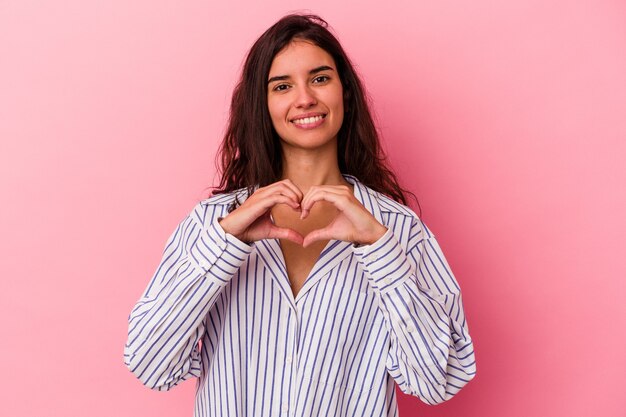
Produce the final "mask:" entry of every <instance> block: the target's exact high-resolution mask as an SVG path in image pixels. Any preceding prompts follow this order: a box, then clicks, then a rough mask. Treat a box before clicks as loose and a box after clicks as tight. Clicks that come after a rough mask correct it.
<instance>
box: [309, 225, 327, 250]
mask: <svg viewBox="0 0 626 417" xmlns="http://www.w3.org/2000/svg"><path fill="white" fill-rule="evenodd" d="M332 238H333V236H332V234H331V231H330V228H329V227H324V228H322V229H316V230H313V231H311V232H309V234H308V235H306V236H305V237H304V240H303V242H302V246H303V247H305V248H306V247H307V246H309V245H310V244H311V243H313V242H317V241H319V240H330V239H332Z"/></svg>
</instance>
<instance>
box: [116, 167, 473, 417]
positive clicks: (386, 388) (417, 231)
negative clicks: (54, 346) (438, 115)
mask: <svg viewBox="0 0 626 417" xmlns="http://www.w3.org/2000/svg"><path fill="white" fill-rule="evenodd" d="M344 177H345V178H346V180H348V181H349V182H351V183H353V184H354V195H355V197H356V198H357V199H358V200H359V201H360V202H361V203H362V204H363V205H364V206H365V208H366V209H367V210H369V211H370V212H371V213H372V214H373V215H374V217H375V218H376V219H377V220H378V221H379V222H381V223H382V224H384V225H385V226H386V227H387V228H388V231H387V233H385V234H384V235H383V236H382V237H381V238H380V239H379V240H378V241H376V242H374V243H373V244H371V245H363V246H358V247H357V246H355V245H353V244H352V243H350V242H343V241H337V240H330V241H329V242H328V244H327V246H326V247H325V249H324V250H323V251H322V253H321V254H320V257H319V259H318V260H317V263H316V264H315V265H314V267H313V269H312V270H311V273H310V274H309V276H308V277H307V279H306V281H305V283H304V285H303V287H302V288H301V289H300V291H299V292H298V294H297V296H296V297H295V299H294V296H293V292H292V290H291V287H290V284H289V279H288V277H287V273H286V268H285V261H284V259H283V257H282V252H281V249H280V244H279V240H277V239H265V240H260V241H257V242H254V243H252V244H250V245H248V244H246V243H244V242H242V241H240V240H238V239H237V238H235V237H234V236H233V235H230V234H227V233H225V232H224V230H223V229H222V228H221V226H220V224H219V223H218V222H217V219H218V217H224V216H226V215H227V214H228V211H227V209H228V205H229V204H230V203H231V202H232V201H233V199H234V194H235V193H230V194H220V195H216V196H212V197H210V198H208V199H205V200H203V201H201V202H199V203H198V204H197V205H196V206H195V207H194V209H193V210H192V212H191V213H190V214H189V215H188V216H187V217H185V219H183V220H182V221H181V222H180V224H179V225H178V227H176V230H174V232H173V233H172V235H171V236H170V238H169V239H168V241H167V244H166V246H165V249H164V252H163V257H162V260H161V262H160V264H159V266H158V268H157V269H156V272H155V273H154V275H153V277H152V279H151V280H150V283H149V284H148V287H147V288H146V290H145V292H144V294H143V295H142V296H141V298H140V299H139V301H138V302H137V304H136V305H135V307H134V308H133V310H132V312H131V314H130V317H129V329H128V341H127V343H126V346H125V352H124V361H125V363H126V365H127V366H128V368H129V369H130V370H131V371H132V372H133V373H134V374H135V375H136V376H137V377H138V378H139V379H140V380H141V382H142V383H143V384H145V385H147V386H148V387H150V388H152V389H156V390H168V389H170V388H172V387H174V386H175V385H176V384H178V383H179V382H181V381H183V380H186V379H188V378H190V377H198V378H199V380H198V386H197V393H196V400H195V401H196V403H195V416H196V417H205V416H206V417H208V416H215V417H218V416H231V417H235V416H256V417H258V416H294V417H296V416H297V417H304V416H307V417H308V416H322V415H323V416H381V417H382V416H396V415H397V414H398V409H397V402H396V393H395V383H397V384H398V385H399V387H400V389H401V390H402V391H403V392H404V393H407V394H410V395H414V396H417V397H418V398H420V399H421V400H422V401H424V402H425V403H428V404H437V403H441V402H443V401H446V400H448V399H450V398H451V397H452V396H453V395H455V394H456V393H457V392H458V391H459V390H460V389H461V388H462V387H463V386H464V385H465V384H467V383H468V382H469V381H470V380H471V379H472V378H473V377H474V375H475V374H476V363H475V360H474V349H473V345H472V339H471V337H470V335H469V332H468V325H467V321H466V319H465V314H464V312H463V302H462V298H461V292H460V288H459V284H458V283H457V281H456V280H455V278H454V275H453V274H452V271H451V270H450V267H449V265H448V263H447V261H446V260H445V258H444V255H443V253H442V251H441V249H440V247H439V245H438V244H437V241H436V240H435V236H434V235H433V234H432V232H431V231H430V230H429V229H428V228H427V227H426V225H425V224H424V223H423V222H422V221H421V220H420V219H419V218H418V217H417V216H416V214H415V213H414V212H413V211H411V210H410V209H409V208H407V207H406V206H404V205H402V204H399V203H397V202H395V201H393V200H391V199H390V198H388V197H386V196H384V195H382V194H380V193H378V192H375V191H374V190H372V189H370V188H369V187H367V186H365V185H364V184H362V183H360V182H359V181H358V180H357V178H355V177H353V176H350V175H344ZM244 191H245V190H243V189H242V190H239V191H238V192H237V193H238V195H239V196H240V201H241V200H243V199H245V192H244Z"/></svg>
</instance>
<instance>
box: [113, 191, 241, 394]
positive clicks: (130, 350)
mask: <svg viewBox="0 0 626 417" xmlns="http://www.w3.org/2000/svg"><path fill="white" fill-rule="evenodd" d="M222 210H223V209H222V206H219V205H217V206H216V205H205V204H202V203H199V204H197V205H196V207H195V208H194V210H193V211H192V212H191V213H190V214H189V215H187V216H186V217H185V218H184V219H183V220H182V221H181V222H180V223H179V224H178V226H177V227H176V229H175V230H174V232H173V233H172V234H171V235H170V237H169V239H168V241H167V243H166V245H165V249H164V251H163V256H162V259H161V262H160V264H159V266H158V267H157V269H156V272H155V273H154V275H153V276H152V278H151V280H150V283H149V284H148V287H147V288H146V290H145V291H144V293H143V295H142V296H141V298H140V299H139V301H138V302H137V304H136V305H135V307H134V308H133V309H132V311H131V313H130V317H129V326H128V340H127V342H126V345H125V348H124V363H125V364H126V366H127V367H128V368H129V369H130V370H131V372H133V373H134V374H135V376H137V378H139V380H141V382H142V383H143V384H145V385H146V386H148V387H150V388H152V389H156V390H169V389H170V388H172V387H173V386H175V385H177V384H178V383H179V382H180V381H183V380H185V379H188V378H190V377H192V376H196V377H197V376H199V375H200V353H199V351H198V341H199V340H200V338H201V337H202V335H203V333H204V325H203V322H204V318H205V316H206V315H207V313H208V312H209V311H210V309H211V307H212V306H213V305H214V303H215V301H216V299H217V298H218V296H219V295H220V293H221V291H222V289H223V288H224V287H225V286H226V285H227V284H228V283H229V282H230V279H231V278H232V277H233V275H234V274H235V273H237V270H238V269H239V266H240V265H241V264H242V263H243V262H244V261H245V260H246V259H247V257H248V255H249V254H250V252H251V251H252V246H250V245H247V244H245V243H243V242H241V241H240V240H238V239H237V238H235V237H234V236H232V235H230V234H227V233H225V232H224V230H223V229H222V227H221V226H220V223H219V222H218V215H221V214H222V213H221V211H222Z"/></svg>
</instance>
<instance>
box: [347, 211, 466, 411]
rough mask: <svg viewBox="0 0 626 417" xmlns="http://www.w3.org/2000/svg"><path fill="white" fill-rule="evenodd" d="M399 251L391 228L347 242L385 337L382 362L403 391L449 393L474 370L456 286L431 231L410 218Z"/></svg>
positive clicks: (440, 397)
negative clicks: (370, 238)
mask: <svg viewBox="0 0 626 417" xmlns="http://www.w3.org/2000/svg"><path fill="white" fill-rule="evenodd" d="M407 247H408V250H406V251H405V250H404V249H403V247H402V246H401V245H400V243H399V242H398V240H397V239H396V237H395V236H394V234H393V232H392V229H391V228H389V229H388V230H387V232H386V233H385V234H384V235H383V236H382V237H381V238H380V239H379V240H377V241H376V242H374V243H372V244H371V245H363V246H359V247H356V246H355V247H353V251H354V253H355V255H356V256H357V258H358V259H359V262H360V263H361V264H362V265H363V268H364V270H365V273H366V276H367V277H368V281H369V283H370V285H371V287H372V288H373V289H374V291H375V292H376V293H377V297H379V301H380V302H379V306H380V307H379V308H380V310H381V311H382V313H383V316H384V318H385V326H386V328H387V331H388V333H389V336H390V349H389V354H388V357H387V359H386V360H387V362H386V367H387V370H388V372H389V373H390V375H391V376H392V377H393V378H394V379H395V381H396V382H397V383H398V385H399V387H400V389H401V390H402V392H404V393H405V394H409V395H414V396H416V397H418V398H419V399H420V400H422V401H423V402H425V403H427V404H438V403H441V402H444V401H446V400H448V399H450V398H452V397H453V396H454V395H455V394H456V393H458V392H459V390H460V389H461V388H462V387H463V386H464V385H466V384H467V383H468V382H469V381H470V380H471V379H472V378H474V376H475V374H476V361H475V358H474V347H473V344H472V339H471V337H470V335H469V330H468V325H467V321H466V319H465V314H464V311H463V303H462V298H461V290H460V287H459V285H458V283H457V281H456V279H455V278H454V275H453V274H452V271H451V270H450V267H449V265H448V263H447V261H446V259H445V258H444V255H443V253H442V251H441V248H440V247H439V245H438V243H437V241H436V239H435V236H434V235H433V234H432V233H431V232H430V231H429V230H428V229H427V228H426V227H425V225H424V224H423V223H422V222H421V220H419V219H417V218H413V220H412V224H411V228H410V234H409V238H408V245H407Z"/></svg>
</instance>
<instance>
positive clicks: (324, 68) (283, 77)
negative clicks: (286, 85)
mask: <svg viewBox="0 0 626 417" xmlns="http://www.w3.org/2000/svg"><path fill="white" fill-rule="evenodd" d="M322 71H334V70H333V69H332V68H331V67H329V66H328V65H322V66H319V67H317V68H313V69H312V70H311V71H309V75H313V74H317V73H318V72H322ZM287 79H289V75H277V76H276V77H272V78H270V79H269V80H267V83H268V84H269V83H272V82H274V81H282V80H287Z"/></svg>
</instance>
